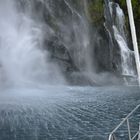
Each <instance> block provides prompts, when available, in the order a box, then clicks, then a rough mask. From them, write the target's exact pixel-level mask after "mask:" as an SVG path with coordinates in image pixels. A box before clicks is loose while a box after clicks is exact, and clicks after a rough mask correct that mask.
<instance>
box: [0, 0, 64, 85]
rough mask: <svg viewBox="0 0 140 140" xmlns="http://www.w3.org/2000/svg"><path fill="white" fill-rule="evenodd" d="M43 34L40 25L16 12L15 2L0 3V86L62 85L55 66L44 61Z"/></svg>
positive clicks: (23, 14) (45, 59) (62, 80)
mask: <svg viewBox="0 0 140 140" xmlns="http://www.w3.org/2000/svg"><path fill="white" fill-rule="evenodd" d="M43 35H44V32H43V23H41V21H40V22H35V21H34V20H33V19H32V18H31V16H29V15H27V13H23V12H21V11H18V9H17V6H16V2H15V1H11V0H5V1H1V2H0V73H1V75H0V83H1V85H3V84H4V85H14V86H15V85H19V86H22V85H39V84H41V85H42V84H44V85H46V84H57V83H63V82H64V79H63V77H61V74H60V72H59V69H58V67H57V66H56V65H54V64H52V63H50V62H49V60H47V55H48V54H47V51H43V50H42V49H41V48H42V45H43V44H42V42H43ZM58 81H59V82H58Z"/></svg>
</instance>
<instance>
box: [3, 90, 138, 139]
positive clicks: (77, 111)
mask: <svg viewBox="0 0 140 140" xmlns="http://www.w3.org/2000/svg"><path fill="white" fill-rule="evenodd" d="M139 103H140V92H139V89H138V88H128V87H126V88H124V87H101V88H91V87H84V88H81V87H59V88H55V89H54V88H53V87H47V89H35V88H34V89H25V88H24V89H21V88H19V89H17V88H16V89H10V90H3V91H2V92H1V93H0V140H107V138H108V135H109V133H110V132H111V131H112V130H113V129H114V127H116V125H117V124H118V123H119V122H120V121H121V120H122V118H124V117H125V116H126V115H127V114H128V113H129V112H130V111H131V110H132V109H133V108H134V107H135V106H136V105H137V104H139ZM135 115H137V114H135ZM137 117H138V118H139V116H137ZM139 119H140V118H139ZM136 122H138V121H136V120H135V118H132V120H130V123H131V130H132V132H135V131H136V130H137V129H138V123H136ZM122 130H123V131H122ZM124 132H126V133H124ZM124 134H125V135H124ZM117 135H118V136H119V135H120V136H121V139H125V138H126V139H127V129H126V128H125V127H123V128H122V129H121V131H120V132H119V133H117Z"/></svg>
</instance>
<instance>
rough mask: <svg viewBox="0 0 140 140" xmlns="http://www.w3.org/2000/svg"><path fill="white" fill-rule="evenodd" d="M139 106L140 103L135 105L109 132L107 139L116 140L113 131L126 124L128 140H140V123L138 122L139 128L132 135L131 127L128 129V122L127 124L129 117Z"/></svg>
mask: <svg viewBox="0 0 140 140" xmlns="http://www.w3.org/2000/svg"><path fill="white" fill-rule="evenodd" d="M139 108H140V104H139V105H137V106H136V107H135V108H134V109H133V110H132V111H131V112H130V113H129V114H128V115H127V116H126V117H125V118H124V119H123V120H122V121H121V122H120V124H119V125H118V126H117V127H116V128H115V129H114V130H113V131H112V132H111V133H110V135H109V139H108V140H117V139H116V137H115V132H116V131H117V130H118V129H119V128H120V127H121V126H122V125H123V124H125V123H126V124H127V129H128V137H129V140H134V139H135V138H137V137H138V138H137V140H140V123H139V129H138V131H137V132H136V133H135V134H134V136H133V137H132V136H131V129H130V124H129V119H130V117H131V116H132V115H133V113H134V112H135V111H136V110H138V109H139Z"/></svg>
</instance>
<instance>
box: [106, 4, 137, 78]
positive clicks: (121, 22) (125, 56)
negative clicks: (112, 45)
mask: <svg viewBox="0 0 140 140" xmlns="http://www.w3.org/2000/svg"><path fill="white" fill-rule="evenodd" d="M113 4H114V3H113V2H110V3H109V8H110V13H111V16H112V18H113V13H112V12H113V9H112V8H113ZM125 28H126V27H125V16H124V13H123V11H122V9H121V8H120V6H119V5H118V4H116V18H115V24H114V25H113V31H114V37H115V39H116V41H117V43H118V45H119V47H120V53H121V66H122V75H126V76H134V75H135V70H134V66H133V61H134V52H133V51H132V50H130V49H129V47H128V44H127V39H126V38H127V37H126V33H125Z"/></svg>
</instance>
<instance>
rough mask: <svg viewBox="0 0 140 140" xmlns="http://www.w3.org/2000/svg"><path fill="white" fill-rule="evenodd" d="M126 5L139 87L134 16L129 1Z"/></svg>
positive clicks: (139, 62) (137, 50)
mask: <svg viewBox="0 0 140 140" xmlns="http://www.w3.org/2000/svg"><path fill="white" fill-rule="evenodd" d="M126 3H127V9H128V15H129V22H130V29H131V35H132V42H133V46H134V55H135V61H136V68H137V74H138V83H139V86H140V56H139V49H138V42H137V36H136V28H135V23H134V16H133V10H132V3H131V0H126Z"/></svg>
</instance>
